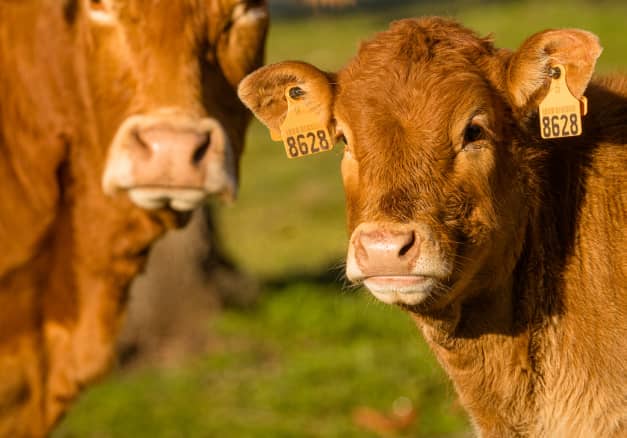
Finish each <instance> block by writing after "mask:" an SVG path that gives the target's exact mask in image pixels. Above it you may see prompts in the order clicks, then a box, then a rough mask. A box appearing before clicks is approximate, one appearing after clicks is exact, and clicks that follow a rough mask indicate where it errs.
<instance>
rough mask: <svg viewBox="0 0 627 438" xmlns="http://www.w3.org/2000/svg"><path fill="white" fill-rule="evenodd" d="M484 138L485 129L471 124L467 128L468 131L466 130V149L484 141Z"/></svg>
mask: <svg viewBox="0 0 627 438" xmlns="http://www.w3.org/2000/svg"><path fill="white" fill-rule="evenodd" d="M484 138H485V135H484V132H483V128H482V127H481V126H479V125H476V124H474V123H471V124H469V125H468V126H466V129H465V130H464V147H466V145H468V144H471V143H474V142H477V141H479V140H483V139H484Z"/></svg>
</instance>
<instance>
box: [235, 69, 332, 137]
mask: <svg viewBox="0 0 627 438" xmlns="http://www.w3.org/2000/svg"><path fill="white" fill-rule="evenodd" d="M330 79H331V77H330V76H329V75H328V74H327V73H324V72H322V71H321V70H318V69H317V68H316V67H314V66H313V65H311V64H307V63H305V62H298V61H286V62H280V63H278V64H272V65H267V66H265V67H262V68H260V69H259V70H257V71H254V72H253V73H251V74H249V75H248V76H246V77H245V78H244V79H243V80H242V82H241V83H240V85H239V88H238V90H237V94H238V95H239V98H240V99H241V100H242V102H244V104H245V105H246V106H247V107H248V108H249V109H250V110H251V111H252V112H253V114H255V116H256V117H257V118H258V119H259V120H261V122H263V123H264V124H265V125H266V126H267V127H268V129H270V132H271V134H272V137H273V138H275V139H278V138H280V128H281V124H282V123H283V121H284V120H285V116H286V114H287V98H286V96H285V93H286V92H288V93H289V92H290V90H291V89H294V88H297V90H294V91H293V93H294V95H297V98H298V99H306V100H307V107H308V108H309V109H310V110H311V111H315V112H316V113H317V114H319V115H320V119H321V120H325V121H330V120H331V113H332V104H333V90H332V88H331V83H330ZM298 89H299V90H298Z"/></svg>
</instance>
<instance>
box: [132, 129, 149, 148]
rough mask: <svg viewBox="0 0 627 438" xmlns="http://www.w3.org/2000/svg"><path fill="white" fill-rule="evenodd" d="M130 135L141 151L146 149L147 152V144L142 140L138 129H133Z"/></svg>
mask: <svg viewBox="0 0 627 438" xmlns="http://www.w3.org/2000/svg"><path fill="white" fill-rule="evenodd" d="M132 133H133V139H134V140H135V141H136V142H137V144H138V145H140V146H141V147H142V148H143V149H146V150H148V151H149V150H150V145H149V144H148V142H146V140H144V139H143V138H142V135H141V132H140V131H139V129H133V131H132Z"/></svg>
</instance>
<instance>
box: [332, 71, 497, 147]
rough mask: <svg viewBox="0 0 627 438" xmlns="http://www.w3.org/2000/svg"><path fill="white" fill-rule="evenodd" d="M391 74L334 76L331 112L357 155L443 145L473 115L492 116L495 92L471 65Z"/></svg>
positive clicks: (453, 138)
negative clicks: (333, 97)
mask: <svg viewBox="0 0 627 438" xmlns="http://www.w3.org/2000/svg"><path fill="white" fill-rule="evenodd" d="M394 73H395V72H394V71H393V70H391V71H388V72H386V73H384V75H383V77H380V76H379V74H377V75H373V76H370V77H362V78H360V79H359V80H352V79H347V78H345V77H344V78H342V77H340V80H339V81H338V88H337V95H336V100H335V107H334V112H335V116H336V118H337V120H338V122H339V123H340V125H341V127H342V128H343V129H344V130H345V131H349V134H350V136H351V137H352V138H351V140H353V144H352V145H351V147H353V148H354V150H355V152H357V153H358V154H360V155H364V154H368V153H369V152H371V151H372V152H374V151H378V150H380V149H387V150H389V149H390V148H391V147H394V148H395V149H398V148H404V149H407V150H413V152H416V149H417V148H420V149H424V148H426V147H429V146H430V145H431V146H433V147H445V146H448V145H450V143H451V142H454V141H455V139H456V137H457V136H459V134H460V133H461V132H460V131H461V130H462V129H463V128H464V127H465V125H466V124H467V123H468V122H469V121H470V120H471V119H472V117H473V116H477V115H484V116H487V119H488V120H492V119H494V116H495V114H494V113H495V105H496V103H497V102H495V101H496V100H497V99H496V96H495V92H494V90H493V88H492V87H491V85H490V84H489V83H488V82H487V81H486V80H485V78H484V77H483V76H482V75H481V74H480V73H479V72H477V71H472V68H470V67H469V68H468V69H466V70H462V71H459V70H450V69H448V70H442V69H438V68H431V66H429V65H428V64H422V65H416V66H415V68H414V70H413V71H412V74H411V76H409V77H407V76H406V77H404V78H401V77H398V76H397V75H395V74H394ZM385 77H387V79H384V78H385ZM358 158H362V157H358Z"/></svg>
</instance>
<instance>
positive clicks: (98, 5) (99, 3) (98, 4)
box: [91, 0, 105, 11]
mask: <svg viewBox="0 0 627 438" xmlns="http://www.w3.org/2000/svg"><path fill="white" fill-rule="evenodd" d="M91 9H93V10H101V11H104V10H105V4H104V1H103V0H91Z"/></svg>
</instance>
